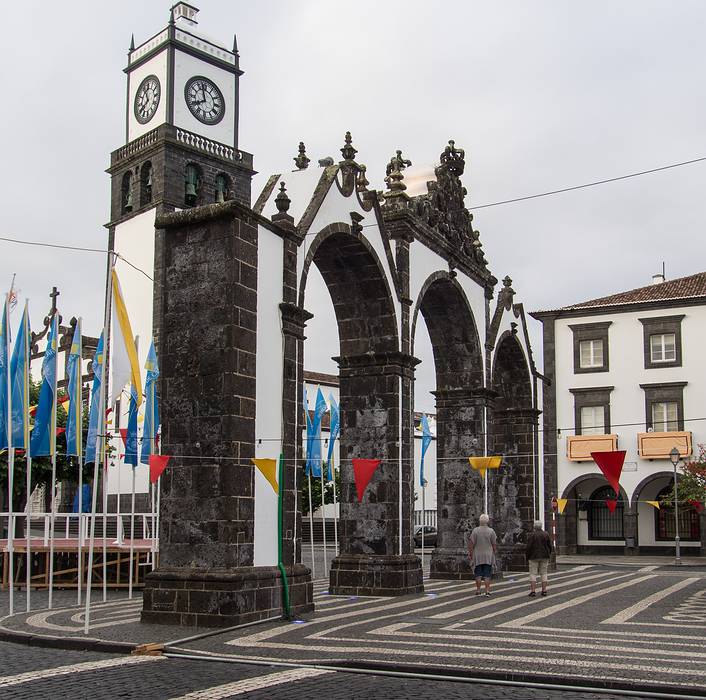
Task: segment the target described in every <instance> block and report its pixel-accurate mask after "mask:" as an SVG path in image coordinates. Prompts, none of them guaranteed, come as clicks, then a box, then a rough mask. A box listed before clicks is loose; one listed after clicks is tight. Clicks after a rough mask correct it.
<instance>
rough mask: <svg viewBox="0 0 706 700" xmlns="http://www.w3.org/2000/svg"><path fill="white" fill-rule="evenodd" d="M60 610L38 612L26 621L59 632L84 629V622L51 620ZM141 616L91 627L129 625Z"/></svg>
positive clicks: (33, 625) (31, 624)
mask: <svg viewBox="0 0 706 700" xmlns="http://www.w3.org/2000/svg"><path fill="white" fill-rule="evenodd" d="M58 614H59V611H57V610H49V611H47V612H42V613H37V614H36V615H32V616H31V617H28V618H27V619H26V620H25V622H26V624H28V625H30V626H32V627H39V629H44V630H56V631H58V632H78V631H81V632H82V631H83V623H81V624H80V625H79V624H76V625H74V626H71V625H57V624H56V623H54V622H49V621H48V618H49V617H51V616H52V615H58ZM139 621H140V618H139V617H131V618H129V619H125V620H111V621H110V622H99V623H96V624H93V623H92V624H91V629H92V630H95V629H100V628H101V627H112V626H113V625H127V624H129V623H131V622H139Z"/></svg>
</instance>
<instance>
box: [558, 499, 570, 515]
mask: <svg viewBox="0 0 706 700" xmlns="http://www.w3.org/2000/svg"><path fill="white" fill-rule="evenodd" d="M568 502H569V499H568V498H557V499H556V504H557V507H558V509H559V515H564V508H566V504H567V503H568Z"/></svg>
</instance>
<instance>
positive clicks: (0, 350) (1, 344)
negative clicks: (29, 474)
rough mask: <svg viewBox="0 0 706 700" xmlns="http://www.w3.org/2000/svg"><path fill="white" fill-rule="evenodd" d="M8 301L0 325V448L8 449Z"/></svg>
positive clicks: (3, 307) (3, 309)
mask: <svg viewBox="0 0 706 700" xmlns="http://www.w3.org/2000/svg"><path fill="white" fill-rule="evenodd" d="M7 307H8V302H7V301H5V303H4V304H3V305H2V325H1V326H0V433H2V434H0V450H6V449H7V431H8V427H9V420H10V411H9V407H8V405H7V388H8V385H9V382H10V363H9V359H10V357H9V356H10V336H9V333H8V332H9V328H8V326H7Z"/></svg>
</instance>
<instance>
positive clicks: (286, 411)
mask: <svg viewBox="0 0 706 700" xmlns="http://www.w3.org/2000/svg"><path fill="white" fill-rule="evenodd" d="M280 312H281V315H282V334H283V337H284V381H283V392H282V413H283V416H284V444H283V446H282V451H283V453H284V463H285V465H286V467H285V495H284V509H285V512H286V517H287V522H288V523H290V524H291V527H290V528H289V529H288V530H287V531H286V532H285V533H284V551H283V558H284V563H285V564H288V565H289V564H294V562H297V561H301V549H302V544H301V542H302V538H301V531H302V521H301V503H300V497H301V489H300V485H299V483H298V479H297V475H298V474H301V473H302V469H301V468H300V467H301V466H302V465H301V464H300V458H301V454H302V452H301V436H302V431H304V430H306V426H305V425H302V424H301V421H300V420H299V421H298V420H297V418H298V417H299V416H302V415H303V414H302V410H301V406H302V400H303V391H302V388H303V386H304V383H303V376H304V359H303V358H304V327H305V325H306V322H307V321H308V320H309V319H310V318H313V315H312V314H310V313H309V312H308V311H305V310H304V309H302V308H300V307H298V306H296V305H294V304H287V303H282V304H280ZM297 377H300V378H301V379H300V380H299V381H297ZM303 461H304V460H302V462H303Z"/></svg>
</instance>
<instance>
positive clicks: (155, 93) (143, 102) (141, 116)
mask: <svg viewBox="0 0 706 700" xmlns="http://www.w3.org/2000/svg"><path fill="white" fill-rule="evenodd" d="M161 94H162V90H161V87H160V85H159V78H158V77H157V76H156V75H148V76H147V77H146V78H145V79H144V80H143V81H142V82H141V83H140V87H138V88H137V93H136V94H135V119H137V121H138V122H140V124H147V122H148V121H149V120H150V119H152V117H153V116H154V113H155V112H156V111H157V107H158V106H159V98H160V96H161Z"/></svg>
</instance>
